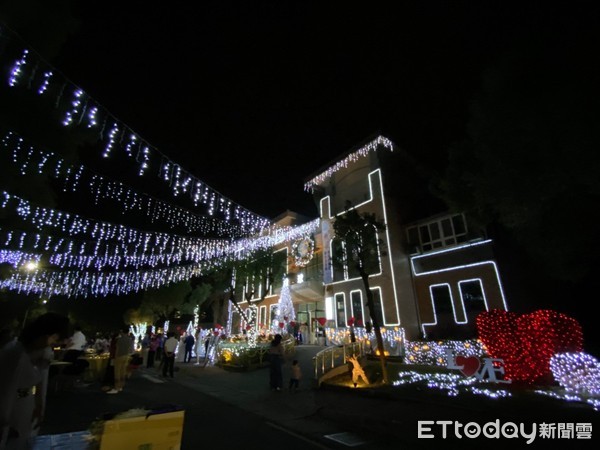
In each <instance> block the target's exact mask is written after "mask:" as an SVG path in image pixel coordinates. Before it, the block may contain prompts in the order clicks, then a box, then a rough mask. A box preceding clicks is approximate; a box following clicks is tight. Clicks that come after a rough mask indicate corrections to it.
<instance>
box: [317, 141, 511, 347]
mask: <svg viewBox="0 0 600 450" xmlns="http://www.w3.org/2000/svg"><path fill="white" fill-rule="evenodd" d="M382 153H383V154H384V155H385V156H384V157H380V156H381V155H380V152H379V151H375V152H370V153H368V154H366V155H365V156H364V157H361V158H359V159H357V160H355V161H352V162H351V163H349V164H347V165H346V167H343V168H339V169H338V170H336V171H335V172H333V173H332V174H331V176H330V177H329V178H328V179H327V180H325V181H324V182H322V183H321V184H320V185H319V187H318V189H317V190H316V192H317V201H318V204H319V206H320V208H319V209H320V218H321V224H322V236H321V237H322V240H323V249H324V250H323V271H324V284H325V296H326V297H327V298H329V299H333V298H335V296H336V294H342V295H343V297H344V305H345V318H346V320H347V319H348V318H349V317H351V316H352V304H351V293H352V292H353V291H357V290H360V291H361V292H363V291H364V285H363V282H362V280H360V279H350V280H343V281H333V280H332V277H331V274H330V273H329V272H328V271H330V270H331V265H330V264H331V263H330V258H331V255H330V253H331V248H330V245H331V240H332V239H333V237H334V236H333V226H332V225H333V222H334V221H335V217H336V216H338V215H340V214H343V213H344V212H345V211H347V210H348V207H349V204H348V202H350V205H351V207H353V208H356V209H357V210H358V212H359V213H360V214H362V213H365V212H368V213H374V214H375V216H376V217H377V219H378V220H383V221H384V222H385V223H386V228H387V229H386V231H385V232H383V233H380V236H379V237H380V239H382V240H383V242H384V247H385V254H384V255H382V256H381V269H382V270H381V273H379V274H375V275H372V276H371V277H370V285H371V288H379V289H381V298H382V307H383V316H384V317H383V325H384V326H397V325H399V326H401V327H403V328H404V330H405V332H406V337H407V339H409V340H414V339H419V338H423V337H425V336H429V337H431V336H435V335H438V336H442V335H444V336H443V337H445V338H466V337H474V336H475V335H476V334H475V327H474V317H468V315H467V314H465V313H464V312H463V310H464V307H463V306H464V302H463V301H462V299H461V293H460V289H459V287H460V286H461V283H464V282H465V281H466V280H480V283H481V286H482V290H483V291H484V294H485V295H484V297H485V300H484V302H483V303H482V304H483V305H484V306H485V309H494V308H499V309H507V304H506V299H505V298H504V293H503V290H502V284H501V281H500V274H499V271H498V268H497V266H496V263H495V260H494V257H493V252H492V250H491V243H490V242H487V241H486V242H485V243H483V244H482V243H481V242H475V243H474V244H473V245H472V246H469V245H467V246H466V247H469V248H468V250H462V251H449V252H446V253H444V254H443V255H441V256H440V255H438V252H433V251H432V252H430V254H431V256H426V253H425V254H424V255H419V256H415V255H411V249H410V248H409V245H408V242H407V241H408V238H407V233H406V230H407V226H408V224H409V223H410V224H411V225H413V226H414V225H415V214H418V212H421V213H422V212H423V211H427V208H428V207H427V206H424V205H414V204H411V202H422V201H423V199H424V198H426V194H425V193H424V192H423V187H422V185H418V184H414V185H413V184H411V183H409V182H408V181H407V180H414V176H413V175H414V174H411V175H407V176H404V174H405V173H407V172H408V171H411V170H412V171H414V166H412V165H410V164H402V163H398V161H399V160H400V161H402V160H401V158H396V159H395V160H394V158H392V157H391V156H389V152H387V150H383V151H382ZM398 183H399V184H400V185H401V186H402V189H400V190H398V188H397V185H398ZM394 186H395V189H394ZM411 189H420V190H419V191H418V192H415V193H413V192H411ZM432 204H433V205H436V202H435V201H433V202H432ZM438 207H439V205H438ZM437 212H438V213H439V211H437ZM420 219H421V220H423V221H427V217H420ZM416 223H417V224H418V221H417V222H416ZM461 246H463V247H464V244H461V245H455V246H453V247H455V248H460V247H461ZM441 253H443V252H441ZM419 267H421V268H419ZM415 268H416V270H415ZM419 270H420V272H419ZM444 285H447V286H448V289H449V292H450V294H451V297H452V301H453V305H454V308H453V310H454V312H451V313H441V314H439V315H436V314H435V313H434V306H433V303H432V291H431V286H444ZM462 286H463V287H464V286H465V285H462ZM434 292H437V291H434ZM330 301H331V300H330ZM362 301H363V307H364V310H365V314H366V315H367V317H368V312H367V311H368V309H367V307H366V299H365V298H364V294H363V299H362ZM445 314H446V315H447V314H449V315H450V318H449V321H450V322H452V323H453V324H455V325H456V326H453V327H451V326H448V325H447V324H446V323H444V321H446V322H448V320H446V319H448V318H447V317H445V316H444V315H445ZM334 316H335V312H334ZM436 319H437V321H436ZM441 319H444V320H441ZM341 321H342V320H341V319H340V320H336V321H335V322H341ZM335 322H334V323H335ZM332 325H333V323H332ZM337 325H338V326H342V325H341V324H340V323H337ZM344 325H345V324H344Z"/></svg>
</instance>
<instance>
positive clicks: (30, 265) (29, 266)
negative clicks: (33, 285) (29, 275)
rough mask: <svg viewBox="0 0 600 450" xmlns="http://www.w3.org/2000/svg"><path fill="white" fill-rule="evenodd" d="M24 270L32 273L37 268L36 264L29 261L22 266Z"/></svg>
mask: <svg viewBox="0 0 600 450" xmlns="http://www.w3.org/2000/svg"><path fill="white" fill-rule="evenodd" d="M23 267H24V269H25V270H26V271H28V272H33V271H34V270H36V269H37V268H38V263H37V262H36V261H29V262H26V263H25V264H24V265H23Z"/></svg>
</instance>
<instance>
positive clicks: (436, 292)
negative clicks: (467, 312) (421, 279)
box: [431, 284, 453, 323]
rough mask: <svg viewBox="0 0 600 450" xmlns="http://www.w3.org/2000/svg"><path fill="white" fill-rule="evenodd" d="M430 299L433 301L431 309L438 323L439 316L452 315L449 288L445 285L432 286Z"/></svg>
mask: <svg viewBox="0 0 600 450" xmlns="http://www.w3.org/2000/svg"><path fill="white" fill-rule="evenodd" d="M431 297H432V300H433V308H434V310H435V314H436V315H437V316H438V323H439V320H440V317H439V316H440V315H446V314H452V310H453V308H452V296H451V294H450V286H448V285H447V284H440V285H438V286H432V287H431Z"/></svg>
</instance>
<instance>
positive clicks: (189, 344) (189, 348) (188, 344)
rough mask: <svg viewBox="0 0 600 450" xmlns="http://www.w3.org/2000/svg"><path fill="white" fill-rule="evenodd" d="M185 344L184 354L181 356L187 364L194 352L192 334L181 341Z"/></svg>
mask: <svg viewBox="0 0 600 450" xmlns="http://www.w3.org/2000/svg"><path fill="white" fill-rule="evenodd" d="M183 342H184V344H185V354H184V355H183V362H184V363H188V362H190V361H191V360H192V352H193V350H194V342H196V340H195V339H194V335H193V334H192V333H188V335H187V336H186V337H185V339H184V340H183Z"/></svg>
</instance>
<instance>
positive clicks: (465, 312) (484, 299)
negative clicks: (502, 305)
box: [458, 278, 490, 319]
mask: <svg viewBox="0 0 600 450" xmlns="http://www.w3.org/2000/svg"><path fill="white" fill-rule="evenodd" d="M474 281H478V282H479V288H480V289H481V295H483V304H484V305H485V310H486V311H489V310H490V307H489V305H488V302H487V296H486V295H485V289H484V288H483V281H482V280H481V278H471V279H469V280H460V281H459V282H458V293H459V294H460V301H461V303H462V308H463V311H464V314H465V317H467V309H466V308H465V300H464V298H463V292H462V289H461V288H460V287H461V284H463V283H473V282H474ZM467 319H468V318H467Z"/></svg>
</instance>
